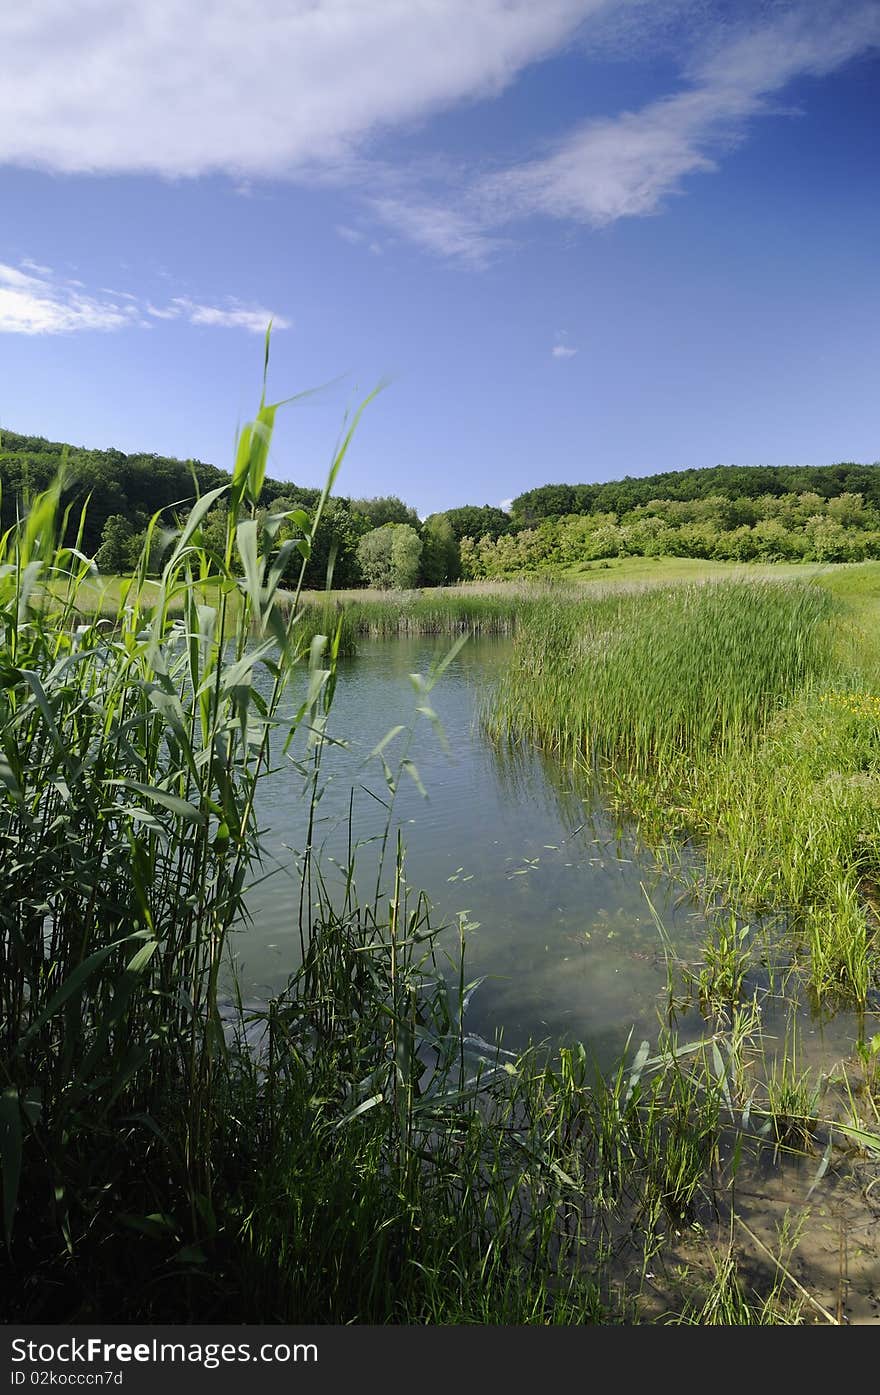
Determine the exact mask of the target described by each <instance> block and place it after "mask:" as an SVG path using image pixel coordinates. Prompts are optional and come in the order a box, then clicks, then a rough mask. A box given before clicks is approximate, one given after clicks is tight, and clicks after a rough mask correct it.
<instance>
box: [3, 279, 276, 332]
mask: <svg viewBox="0 0 880 1395" xmlns="http://www.w3.org/2000/svg"><path fill="white" fill-rule="evenodd" d="M25 268H27V269H25ZM34 271H39V273H40V274H39V275H34V274H33V272H34ZM177 319H182V320H185V321H187V322H188V323H189V324H193V325H206V326H218V327H221V328H229V329H244V330H248V331H249V332H250V333H253V334H265V332H266V326H267V325H268V323H269V321H270V320H272V322H273V328H275V329H287V328H289V324H290V322H289V321H288V320H286V319H284V318H283V317H282V316H281V315H273V314H272V313H271V311H269V310H265V309H263V308H262V306H258V305H244V304H242V303H241V302H240V301H236V300H228V301H227V302H226V303H225V304H224V305H219V306H218V305H202V304H198V303H196V302H194V301H192V300H189V299H187V298H186V297H183V296H177V297H175V298H174V299H173V300H172V301H170V302H169V304H167V305H153V304H152V303H151V302H150V301H143V302H142V301H141V300H140V299H139V297H137V296H135V295H133V294H132V293H131V292H130V291H111V290H109V289H107V288H104V289H103V290H101V291H100V292H99V293H98V294H97V295H92V294H89V293H88V291H87V289H86V288H85V287H84V286H83V284H82V282H81V281H73V280H69V279H65V278H63V277H56V276H55V275H54V273H53V272H52V269H51V268H50V267H45V266H38V265H37V263H35V262H31V261H24V262H22V263H21V264H20V265H19V266H17V267H15V266H10V265H7V264H6V263H3V262H0V334H27V335H39V334H77V333H81V332H83V331H85V330H103V331H108V330H120V329H133V328H137V329H148V328H150V322H151V320H177Z"/></svg>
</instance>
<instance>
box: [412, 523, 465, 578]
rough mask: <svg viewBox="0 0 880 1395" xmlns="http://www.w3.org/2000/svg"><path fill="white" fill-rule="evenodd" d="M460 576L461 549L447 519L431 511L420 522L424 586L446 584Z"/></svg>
mask: <svg viewBox="0 0 880 1395" xmlns="http://www.w3.org/2000/svg"><path fill="white" fill-rule="evenodd" d="M460 576H461V551H460V548H459V544H458V540H457V538H456V536H455V533H454V531H453V528H452V524H451V523H450V521H449V519H448V518H447V517H446V515H445V514H443V513H432V514H431V515H430V516H429V517H428V518H426V519H425V521H424V523H423V524H422V578H423V580H424V582H425V585H426V586H448V585H449V583H450V582H451V581H458V579H459V577H460Z"/></svg>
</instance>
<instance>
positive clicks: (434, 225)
mask: <svg viewBox="0 0 880 1395" xmlns="http://www.w3.org/2000/svg"><path fill="white" fill-rule="evenodd" d="M370 206H371V207H372V209H373V212H374V213H375V214H376V215H377V216H378V217H379V218H381V220H382V222H383V223H385V224H386V226H387V227H390V228H393V229H394V231H395V232H396V233H398V234H399V235H400V236H401V237H405V238H407V239H408V240H409V241H410V242H415V243H418V245H419V246H420V247H424V248H425V249H426V251H428V252H434V253H436V254H438V255H439V256H441V257H454V258H457V259H459V260H460V261H463V262H469V263H470V264H471V265H472V266H476V267H482V266H485V265H486V263H487V261H488V260H489V257H490V256H491V254H492V253H493V252H497V251H500V249H501V248H502V247H506V246H509V245H510V244H509V242H508V241H506V240H504V239H502V238H498V237H493V236H492V235H491V234H490V233H489V231H488V230H487V229H486V228H485V227H483V226H481V224H480V222H479V221H478V220H477V219H476V218H473V217H469V216H468V215H467V214H466V213H459V212H456V210H455V209H453V208H448V207H445V206H443V205H441V204H439V203H430V202H424V203H418V202H409V201H407V200H406V199H405V198H379V199H372V200H371V201H370Z"/></svg>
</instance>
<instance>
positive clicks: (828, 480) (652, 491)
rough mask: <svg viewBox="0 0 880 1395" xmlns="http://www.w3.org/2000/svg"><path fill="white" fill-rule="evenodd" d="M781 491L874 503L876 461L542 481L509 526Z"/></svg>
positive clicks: (879, 478) (517, 506) (515, 508)
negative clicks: (602, 481)
mask: <svg viewBox="0 0 880 1395" xmlns="http://www.w3.org/2000/svg"><path fill="white" fill-rule="evenodd" d="M783 494H818V495H820V496H821V498H823V499H831V498H833V497H834V496H835V495H837V494H861V495H862V497H863V499H864V501H865V503H867V504H873V505H874V506H878V507H880V464H878V463H875V464H873V465H857V464H855V463H852V462H847V463H841V464H839V465H712V466H706V467H705V468H703V469H699V470H693V469H691V470H667V471H666V472H665V473H664V474H660V475H643V476H640V477H639V478H638V479H634V478H633V477H632V476H630V475H627V476H625V478H624V479H622V480H611V481H609V482H608V483H607V484H544V485H541V486H540V488H538V489H529V490H526V492H525V493H524V494H520V495H519V496H518V497H517V498H516V499H514V500H513V502H512V504H511V516H512V519H513V522H514V526H515V527H519V528H529V527H531V526H532V525H533V524H535V523H540V522H541V520H542V519H545V518H561V517H562V516H563V515H565V514H591V513H616V514H625V513H630V512H631V511H632V510H633V509H637V508H641V507H644V505H646V504H649V503H651V502H652V501H653V500H655V499H675V500H678V501H680V502H685V503H686V502H689V501H691V500H694V499H706V498H709V497H711V496H718V497H720V498H724V499H759V498H761V497H762V496H763V495H773V496H774V497H775V498H779V497H780V496H781V495H783Z"/></svg>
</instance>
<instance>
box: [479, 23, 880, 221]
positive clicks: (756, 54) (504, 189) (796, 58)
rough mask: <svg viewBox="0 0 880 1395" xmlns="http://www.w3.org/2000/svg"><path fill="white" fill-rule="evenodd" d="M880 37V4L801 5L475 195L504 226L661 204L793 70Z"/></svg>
mask: <svg viewBox="0 0 880 1395" xmlns="http://www.w3.org/2000/svg"><path fill="white" fill-rule="evenodd" d="M878 43H880V7H878V5H877V4H876V3H862V4H851V3H850V4H835V3H834V0H829V3H827V4H824V5H823V6H820V7H813V6H811V5H806V6H805V5H799V6H797V7H796V8H795V9H793V10H792V11H790V12H789V13H788V14H785V15H784V16H783V17H782V18H781V19H779V20H777V21H776V22H775V23H768V24H765V25H764V26H762V27H758V28H750V29H748V30H747V31H746V32H744V33H742V34H741V35H739V36H737V37H736V38H732V39H731V38H729V37H728V38H727V39H726V40H724V41H718V42H717V44H716V46H715V48H714V51H713V52H712V54H711V56H710V57H708V58H703V59H702V60H701V61H699V62H695V63H692V64H691V66H690V69H689V79H690V82H689V86H688V87H686V88H684V89H683V90H682V91H681V92H678V93H675V94H672V95H669V96H666V97H663V98H661V99H660V100H658V101H654V102H651V103H649V104H648V105H646V106H645V107H643V108H642V109H641V110H640V111H636V112H623V113H621V114H620V115H618V116H616V117H610V118H606V119H601V120H593V121H589V122H586V123H585V124H583V125H582V126H580V127H578V128H576V129H575V130H574V131H572V132H570V133H569V134H568V135H566V136H565V137H564V138H563V139H562V140H561V141H560V142H559V143H558V145H557V148H556V149H555V150H554V151H552V152H551V153H550V154H548V155H546V156H544V157H542V158H539V159H536V160H532V161H527V162H524V163H522V164H520V165H518V166H514V167H512V168H510V169H508V170H506V171H503V172H501V173H499V174H497V175H495V176H493V177H491V178H489V179H487V180H486V181H484V182H483V183H482V184H481V185H478V186H477V187H475V188H474V189H473V190H472V191H471V194H470V203H471V204H474V203H477V204H479V205H480V206H482V209H483V219H484V221H485V222H486V223H488V224H489V225H497V224H498V223H502V222H506V221H508V220H511V219H515V218H519V217H529V216H533V215H534V214H545V215H549V216H550V217H554V218H566V219H573V220H575V221H578V222H583V223H587V224H589V225H590V226H592V227H602V226H604V225H606V224H608V223H612V222H614V221H616V220H617V219H619V218H626V217H634V216H644V215H646V214H652V213H656V212H657V211H658V209H659V208H660V207H661V205H662V203H663V201H664V199H666V198H667V197H668V196H669V195H671V194H676V193H679V192H680V191H681V189H682V185H683V181H684V179H685V178H686V177H687V176H689V175H692V174H698V173H708V172H711V171H713V170H716V169H717V168H718V160H719V158H720V156H721V155H723V154H724V153H725V152H726V151H727V150H728V149H729V148H730V147H731V146H732V145H734V144H736V143H737V142H739V141H740V140H742V139H744V138H745V136H746V135H747V133H748V129H749V123H750V122H751V121H752V120H753V119H754V118H755V117H758V116H761V115H765V114H767V113H770V112H772V111H774V110H776V108H775V106H774V104H773V103H772V101H771V98H773V97H774V96H775V95H776V94H778V93H780V92H781V91H782V90H783V89H784V88H785V87H786V85H787V84H788V83H789V82H791V81H792V80H793V79H795V78H798V77H806V76H820V75H822V74H825V73H829V72H831V71H833V70H834V69H835V68H839V67H840V66H841V65H842V64H843V63H845V62H847V61H848V60H850V59H852V58H854V57H855V56H856V55H858V54H860V53H862V52H864V51H865V50H866V49H867V48H869V47H872V46H873V45H876V44H878Z"/></svg>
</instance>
